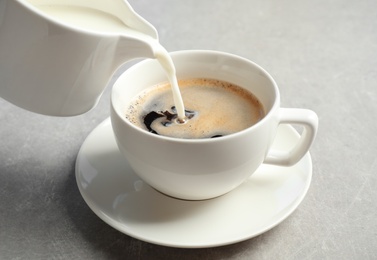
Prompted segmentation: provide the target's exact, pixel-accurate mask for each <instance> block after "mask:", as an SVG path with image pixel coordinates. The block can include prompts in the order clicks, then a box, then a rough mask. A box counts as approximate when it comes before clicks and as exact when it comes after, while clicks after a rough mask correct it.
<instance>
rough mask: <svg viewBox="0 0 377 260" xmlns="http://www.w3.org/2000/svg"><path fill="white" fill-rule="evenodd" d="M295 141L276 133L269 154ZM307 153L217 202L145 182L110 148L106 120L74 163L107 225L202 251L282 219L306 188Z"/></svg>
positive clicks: (265, 168) (265, 170)
mask: <svg viewBox="0 0 377 260" xmlns="http://www.w3.org/2000/svg"><path fill="white" fill-rule="evenodd" d="M298 138H299V135H298V133H297V132H296V131H295V130H294V129H293V128H292V127H291V126H289V125H281V126H280V127H279V129H278V133H277V138H276V139H275V142H274V144H273V147H274V148H278V149H281V148H283V149H287V148H290V147H291V146H292V144H293V143H295V142H296V141H297V139H298ZM311 177H312V163H311V157H310V154H309V153H308V154H307V155H305V157H304V158H303V159H302V160H301V161H300V162H299V163H297V164H296V165H294V166H292V167H278V166H271V165H262V166H261V167H260V168H259V169H258V170H257V171H256V172H255V173H254V174H253V175H252V176H251V177H250V178H249V179H248V180H247V181H246V182H245V183H243V184H242V185H241V186H239V187H238V188H237V189H235V190H233V191H232V192H230V193H228V194H225V195H223V196H221V197H218V198H214V199H210V200H204V201H185V200H178V199H174V198H171V197H168V196H165V195H163V194H161V193H159V192H158V191H156V190H154V189H153V188H151V187H150V186H149V185H147V184H146V183H145V182H143V181H142V180H141V179H140V178H139V177H138V176H137V175H136V174H135V173H134V172H133V171H132V170H131V168H130V166H129V164H128V162H127V161H126V160H125V159H124V157H123V156H122V155H121V153H120V152H119V150H118V147H117V145H116V142H115V139H114V134H113V131H112V127H111V123H110V120H109V119H107V120H105V121H104V122H103V123H102V124H100V125H99V126H98V127H97V128H96V129H95V130H93V132H92V133H91V134H90V135H89V136H88V137H87V139H86V140H85V142H84V143H83V145H82V147H81V149H80V152H79V154H78V157H77V161H76V179H77V184H78V187H79V190H80V192H81V195H82V196H83V198H84V200H85V201H86V203H87V204H88V205H89V207H90V208H91V209H92V210H93V211H94V213H95V214H97V216H99V217H100V218H101V219H102V220H103V221H105V222H106V223H107V224H109V225H110V226H112V227H114V228H115V229H117V230H119V231H121V232H123V233H125V234H127V235H129V236H132V237H135V238H137V239H140V240H143V241H147V242H150V243H154V244H159V245H165V246H171V247H184V248H202V247H214V246H221V245H226V244H232V243H236V242H239V241H243V240H246V239H249V238H252V237H255V236H257V235H259V234H261V233H263V232H265V231H267V230H269V229H271V228H273V227H274V226H276V225H277V224H279V223H280V222H281V221H283V220H284V219H286V218H287V217H288V216H289V215H290V214H291V213H292V212H293V211H294V210H295V209H296V208H297V207H298V205H299V204H300V203H301V201H302V200H303V199H304V197H305V195H306V193H307V191H308V189H309V186H310V182H311Z"/></svg>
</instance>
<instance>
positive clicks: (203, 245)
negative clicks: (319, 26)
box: [75, 117, 313, 248]
mask: <svg viewBox="0 0 377 260" xmlns="http://www.w3.org/2000/svg"><path fill="white" fill-rule="evenodd" d="M284 126H287V127H288V128H289V130H290V131H292V132H293V134H295V135H296V136H297V137H299V134H298V132H297V131H296V130H295V129H294V128H293V127H292V126H291V125H290V124H284ZM104 127H109V128H111V129H112V126H111V119H110V117H108V118H106V119H105V120H104V121H102V122H101V123H100V124H98V125H97V126H96V127H95V128H94V129H93V130H92V131H91V132H90V133H89V135H88V136H87V137H86V139H85V140H84V142H83V143H82V145H81V147H80V150H79V152H78V154H77V159H76V164H75V177H76V183H77V186H78V189H79V191H80V195H81V196H82V198H83V199H84V201H85V203H86V204H87V205H88V206H89V208H90V209H91V210H92V211H93V213H95V215H96V216H98V217H99V218H100V219H101V220H102V221H104V222H105V223H107V224H108V225H110V226H111V227H112V228H114V229H116V230H118V231H120V232H121V233H123V234H125V235H128V236H130V237H133V238H136V239H139V240H141V241H144V242H148V243H151V244H155V245H160V246H167V247H174V248H211V247H219V246H225V245H230V244H235V243H239V242H242V241H245V240H249V239H251V238H254V237H256V236H259V235H261V234H263V233H265V232H267V231H269V230H271V229H273V228H274V227H276V226H277V225H279V224H280V223H282V222H283V221H284V220H286V219H287V218H288V217H289V216H290V215H291V214H292V213H293V212H294V211H295V210H296V209H297V208H298V206H299V205H300V204H301V203H302V201H303V200H304V198H305V197H306V194H307V192H308V190H309V188H310V185H311V182H312V175H313V165H312V159H311V155H310V152H308V153H307V154H306V155H305V156H304V157H303V158H302V159H301V160H300V161H299V162H298V163H297V164H296V165H298V164H300V163H304V164H305V168H307V170H306V171H305V177H306V178H305V186H303V190H302V191H301V192H300V193H299V194H298V195H297V196H296V198H295V200H294V201H293V202H292V203H291V204H290V205H289V207H287V208H289V210H287V209H286V212H285V213H284V214H282V215H281V216H280V217H279V218H278V219H277V220H272V221H271V223H270V224H267V225H265V226H261V227H258V229H257V231H256V232H254V233H253V232H251V233H250V234H248V235H245V236H240V237H239V238H238V239H231V240H229V239H228V240H227V239H224V240H223V241H218V240H217V241H213V242H212V243H210V242H208V243H195V242H192V243H179V242H176V243H173V242H166V241H158V239H149V238H147V237H145V236H141V235H138V234H137V232H133V231H132V230H127V227H126V225H125V224H126V223H122V222H120V221H117V220H115V219H114V218H113V217H111V216H109V215H108V214H106V213H104V212H103V211H102V210H101V208H100V207H99V206H97V205H96V203H95V202H93V200H92V199H91V198H90V197H89V196H87V195H86V193H85V191H84V188H83V187H81V185H80V180H79V177H80V170H79V163H80V157H81V156H82V153H83V148H84V146H85V144H86V143H87V142H88V140H89V139H90V137H91V136H93V135H95V134H97V132H99V130H101V128H104ZM296 165H293V166H291V167H295V166H296ZM274 167H278V166H274ZM287 168H289V167H287ZM164 196H166V195H164ZM223 196H224V195H223ZM220 197H221V196H220ZM173 199H175V198H173ZM215 199H217V198H213V199H211V200H215ZM177 200H179V199H177ZM277 215H279V214H274V216H277Z"/></svg>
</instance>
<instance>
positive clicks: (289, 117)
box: [264, 108, 318, 166]
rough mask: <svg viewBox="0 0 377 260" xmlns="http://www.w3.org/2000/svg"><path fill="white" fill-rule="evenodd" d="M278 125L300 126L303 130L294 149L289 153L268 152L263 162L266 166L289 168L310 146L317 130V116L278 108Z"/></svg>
mask: <svg viewBox="0 0 377 260" xmlns="http://www.w3.org/2000/svg"><path fill="white" fill-rule="evenodd" d="M279 112H280V115H279V125H280V124H296V125H302V126H303V127H304V130H303V132H302V134H301V137H300V139H299V140H298V142H297V144H296V145H295V147H293V148H292V149H291V150H290V151H280V150H270V151H269V152H268V154H267V157H266V158H265V160H264V163H266V164H274V165H280V166H291V165H294V164H296V163H297V162H298V161H300V160H301V159H302V157H304V155H305V154H306V153H307V152H308V150H309V148H310V146H311V145H312V143H313V141H314V138H315V136H316V134H317V129H318V116H317V114H316V113H315V112H313V111H311V110H308V109H298V108H280V111H279Z"/></svg>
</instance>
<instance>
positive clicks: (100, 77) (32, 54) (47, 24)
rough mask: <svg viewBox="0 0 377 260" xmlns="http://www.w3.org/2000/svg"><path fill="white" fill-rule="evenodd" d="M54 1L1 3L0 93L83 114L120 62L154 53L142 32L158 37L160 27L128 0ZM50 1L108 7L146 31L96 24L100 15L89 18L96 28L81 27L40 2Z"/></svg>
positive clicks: (51, 111) (45, 108) (39, 109)
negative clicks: (55, 13)
mask: <svg viewBox="0 0 377 260" xmlns="http://www.w3.org/2000/svg"><path fill="white" fill-rule="evenodd" d="M51 3H52V1H48V0H2V1H1V3H0V79H1V84H0V97H2V98H4V99H6V100H8V101H9V102H11V103H13V104H15V105H17V106H19V107H22V108H25V109H27V110H30V111H33V112H36V113H40V114H48V115H54V116H71V115H77V114H81V113H84V112H87V111H88V110H90V109H91V108H92V107H93V106H94V105H96V104H97V101H98V99H99V97H100V96H101V94H102V92H103V90H104V89H105V87H106V86H107V83H108V82H109V80H110V79H111V77H112V75H113V74H114V72H115V71H116V69H117V68H118V67H119V66H120V65H121V64H123V63H125V62H127V61H129V60H131V59H134V58H138V57H154V52H153V50H152V48H151V47H150V44H149V43H147V42H146V40H145V39H144V38H147V39H148V40H149V39H157V37H158V36H157V32H156V30H155V28H154V27H153V26H152V25H150V24H149V23H147V22H146V21H145V20H144V19H142V18H141V17H140V16H138V15H137V14H136V13H134V12H133V10H132V8H131V7H130V6H129V4H128V2H127V1H123V0H118V1H114V0H113V1H91V0H55V1H53V4H51ZM46 5H48V6H49V8H50V7H51V6H53V5H57V6H59V5H63V6H65V7H72V6H80V7H81V8H82V7H85V8H86V9H88V10H92V9H93V10H96V12H97V13H99V12H101V13H106V14H107V15H108V17H114V19H118V20H119V24H121V23H122V22H123V23H124V25H123V27H124V28H128V27H131V28H133V29H134V30H135V31H137V32H143V35H144V38H142V37H139V36H140V35H141V33H140V34H135V33H127V32H124V30H123V31H122V30H118V31H116V30H112V31H111V30H101V29H98V28H101V20H100V19H91V24H92V25H93V26H92V29H88V28H81V27H79V26H76V25H75V24H74V23H73V24H72V23H68V22H67V21H66V20H65V19H59V18H57V17H56V16H54V15H51V14H50V13H48V12H45V11H44V9H43V8H42V7H43V6H46ZM96 12H95V13H96ZM67 16H69V15H67ZM84 19H87V17H86V18H84ZM97 20H98V21H97ZM110 20H111V19H110ZM120 21H122V22H120ZM129 31H133V30H129ZM146 35H148V36H146Z"/></svg>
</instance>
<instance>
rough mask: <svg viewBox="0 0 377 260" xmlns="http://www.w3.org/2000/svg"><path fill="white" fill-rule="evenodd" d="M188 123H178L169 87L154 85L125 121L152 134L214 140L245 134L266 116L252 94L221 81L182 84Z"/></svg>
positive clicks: (138, 98)
mask: <svg viewBox="0 0 377 260" xmlns="http://www.w3.org/2000/svg"><path fill="white" fill-rule="evenodd" d="M179 87H180V90H181V94H182V97H183V101H184V104H185V108H186V110H185V112H186V122H185V123H179V122H177V114H176V111H175V107H174V101H173V95H172V91H171V88H170V84H169V83H161V84H158V85H155V86H153V87H151V88H149V89H147V90H145V91H143V92H142V93H141V94H140V95H138V96H137V97H135V98H134V100H133V101H132V102H131V104H130V105H129V107H128V109H127V111H126V113H125V117H126V118H127V119H128V120H129V121H130V122H131V123H133V124H134V125H136V126H138V127H140V128H142V129H145V130H147V131H149V132H152V133H155V134H159V135H163V136H169V137H176V138H186V139H201V138H213V137H220V136H224V135H229V134H232V133H236V132H239V131H241V130H244V129H246V128H248V127H250V126H252V125H254V124H255V123H257V122H258V121H259V120H261V119H262V118H263V116H264V109H263V105H262V104H261V103H260V101H259V100H258V99H257V98H256V97H255V96H254V95H253V94H252V93H251V92H249V91H247V90H245V89H243V88H241V87H239V86H237V85H234V84H232V83H228V82H225V81H221V80H215V79H202V78H200V79H186V80H179Z"/></svg>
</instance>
